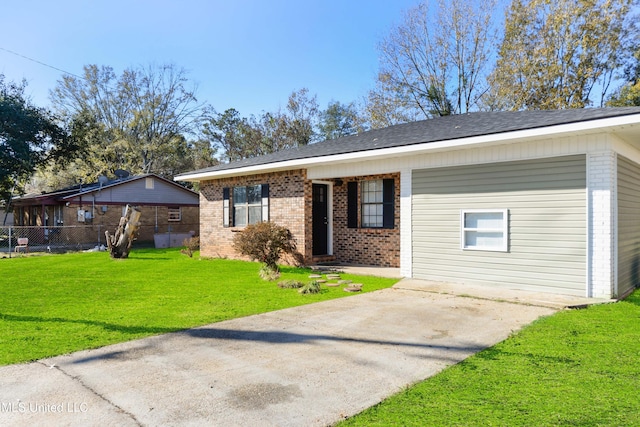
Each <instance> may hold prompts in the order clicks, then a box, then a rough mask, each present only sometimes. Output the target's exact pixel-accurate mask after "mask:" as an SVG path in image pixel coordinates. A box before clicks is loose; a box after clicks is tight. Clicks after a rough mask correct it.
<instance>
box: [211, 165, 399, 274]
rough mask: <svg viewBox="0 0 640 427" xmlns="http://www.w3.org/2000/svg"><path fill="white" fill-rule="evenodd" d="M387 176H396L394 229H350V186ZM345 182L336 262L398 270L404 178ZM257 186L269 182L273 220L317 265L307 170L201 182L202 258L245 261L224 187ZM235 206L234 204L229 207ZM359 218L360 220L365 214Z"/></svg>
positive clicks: (337, 189)
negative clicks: (228, 221)
mask: <svg viewBox="0 0 640 427" xmlns="http://www.w3.org/2000/svg"><path fill="white" fill-rule="evenodd" d="M386 178H392V179H394V182H395V185H394V190H395V197H394V200H395V202H394V203H395V209H394V212H395V221H394V223H395V226H394V228H393V229H373V228H356V229H350V228H347V182H349V181H361V180H364V179H386ZM342 182H343V183H342V184H341V185H334V186H333V242H334V243H333V249H334V255H335V257H336V260H337V261H338V262H342V263H349V264H366V265H380V266H385V267H399V266H400V220H399V218H400V197H399V195H400V174H386V175H375V176H365V177H351V178H343V179H342ZM258 184H269V220H270V221H272V222H274V223H276V224H278V225H282V226H284V227H287V228H288V229H289V230H290V231H291V233H292V234H293V236H294V238H295V239H296V244H297V246H298V252H299V253H300V255H301V256H302V259H303V260H304V263H305V264H311V263H312V262H313V256H312V249H313V242H312V234H313V233H312V230H313V218H312V207H313V200H312V182H311V181H310V180H307V179H306V171H305V170H293V171H285V172H276V173H271V174H259V175H251V176H241V177H233V178H225V179H219V180H210V181H203V182H201V183H200V242H201V255H202V256H203V257H229V258H242V257H241V256H240V255H239V254H237V253H236V252H235V251H234V249H233V237H234V235H235V233H238V232H241V231H242V228H239V227H224V226H223V189H224V188H233V187H236V186H244V185H258ZM231 193H232V192H231ZM231 198H232V195H231ZM231 203H232V200H230V205H231ZM358 205H360V203H358ZM359 209H360V208H359ZM231 210H232V208H231V207H230V211H231ZM358 216H359V217H360V212H358ZM358 223H360V220H359V221H358Z"/></svg>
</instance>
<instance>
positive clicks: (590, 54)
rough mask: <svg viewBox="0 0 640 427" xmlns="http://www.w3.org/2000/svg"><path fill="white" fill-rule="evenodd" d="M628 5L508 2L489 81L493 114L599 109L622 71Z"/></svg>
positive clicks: (619, 1) (574, 0)
mask: <svg viewBox="0 0 640 427" xmlns="http://www.w3.org/2000/svg"><path fill="white" fill-rule="evenodd" d="M633 3H634V0H554V1H549V0H513V1H512V3H511V6H510V8H509V10H508V12H507V18H506V22H505V30H504V39H503V41H502V43H501V45H500V49H499V52H498V56H499V57H498V61H497V64H496V69H495V71H494V72H493V74H492V76H491V85H492V91H491V94H490V97H488V98H487V99H488V104H490V106H491V107H492V108H494V109H513V110H521V109H554V108H582V107H586V106H589V105H593V104H595V105H599V106H602V105H603V104H604V101H605V98H606V95H607V93H608V92H610V89H611V84H612V81H613V79H614V78H615V77H616V73H618V72H619V71H620V70H621V67H622V66H623V63H624V59H625V55H628V54H629V53H630V52H631V51H632V49H629V48H628V47H627V46H628V45H627V43H628V40H629V39H628V35H629V34H630V31H631V30H632V29H633V26H632V25H631V23H630V22H627V18H628V15H629V12H630V10H631V6H632V4H633Z"/></svg>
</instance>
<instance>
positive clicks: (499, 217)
mask: <svg viewBox="0 0 640 427" xmlns="http://www.w3.org/2000/svg"><path fill="white" fill-rule="evenodd" d="M460 245H461V247H462V249H467V250H482V251H502V252H506V251H507V249H508V247H509V211H508V210H507V209H487V210H479V209H468V210H462V211H460Z"/></svg>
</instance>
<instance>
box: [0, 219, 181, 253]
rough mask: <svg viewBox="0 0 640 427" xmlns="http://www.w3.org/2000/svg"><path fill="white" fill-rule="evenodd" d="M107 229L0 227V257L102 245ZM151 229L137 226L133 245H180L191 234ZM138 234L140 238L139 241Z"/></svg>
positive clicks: (100, 226) (86, 248)
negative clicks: (136, 238) (157, 231)
mask: <svg viewBox="0 0 640 427" xmlns="http://www.w3.org/2000/svg"><path fill="white" fill-rule="evenodd" d="M187 228H188V226H187ZM107 230H108V231H109V233H111V234H113V233H114V232H115V228H114V227H107V226H104V225H88V226H84V225H80V226H57V227H41V226H10V227H0V257H2V256H5V257H6V256H9V257H11V256H15V255H17V254H20V253H27V252H29V253H31V252H50V253H63V252H72V251H83V250H88V249H93V248H96V247H100V246H106V244H107V242H106V237H105V231H107ZM154 231H156V230H155V228H154V227H152V226H151V227H149V226H141V227H139V229H138V236H139V238H138V241H136V243H135V244H134V245H136V246H138V245H140V246H149V247H153V246H154V242H155V244H156V246H157V247H165V248H166V247H169V246H182V245H183V241H184V239H185V238H188V237H190V236H191V235H193V232H191V233H177V232H173V233H171V232H165V233H154ZM140 236H141V237H142V238H143V239H144V240H141V239H140ZM24 239H27V240H24Z"/></svg>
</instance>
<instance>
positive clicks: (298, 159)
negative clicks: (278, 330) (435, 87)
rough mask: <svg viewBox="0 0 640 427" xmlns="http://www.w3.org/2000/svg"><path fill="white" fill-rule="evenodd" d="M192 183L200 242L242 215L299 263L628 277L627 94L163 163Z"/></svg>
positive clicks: (586, 290)
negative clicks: (282, 242)
mask: <svg viewBox="0 0 640 427" xmlns="http://www.w3.org/2000/svg"><path fill="white" fill-rule="evenodd" d="M176 179H177V180H181V181H195V182H199V183H200V239H201V254H202V255H203V256H212V257H213V256H229V257H233V256H237V254H235V253H234V252H233V248H232V240H233V236H234V234H235V233H236V232H239V231H241V230H242V228H243V226H244V225H245V224H247V223H253V222H257V221H265V220H269V221H273V222H275V223H277V224H280V225H283V226H286V227H288V228H289V229H290V230H291V231H292V233H293V234H294V236H295V237H296V239H297V243H298V250H299V252H300V253H301V255H302V256H303V258H304V260H305V262H306V263H308V264H311V263H314V262H322V261H329V260H332V261H333V260H335V261H337V262H339V263H355V264H369V265H378V266H390V267H399V268H400V272H401V274H402V275H403V276H405V277H414V278H419V279H427V280H434V281H446V282H456V283H466V284H484V285H491V286H503V287H510V288H518V289H524V290H535V291H546V292H554V293H562V294H570V295H580V296H587V297H603V298H612V297H621V296H624V295H626V294H628V293H629V292H630V291H631V290H632V289H633V288H634V287H635V286H637V285H638V284H640V108H616V109H580V110H560V111H522V112H486V113H485V112H483V113H470V114H464V115H456V116H449V117H442V118H435V119H431V120H425V121H420V122H414V123H407V124H402V125H397V126H391V127H388V128H385V129H379V130H373V131H369V132H364V133H361V134H359V135H352V136H347V137H344V138H339V139H336V140H330V141H325V142H322V143H317V144H312V145H308V146H304V147H300V148H297V149H291V150H285V151H281V152H277V153H274V154H270V155H266V156H261V157H256V158H251V159H246V160H242V161H239V162H234V163H230V164H222V165H218V166H215V167H211V168H207V169H201V170H197V171H193V172H189V173H185V174H183V175H180V176H178V177H176Z"/></svg>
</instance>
